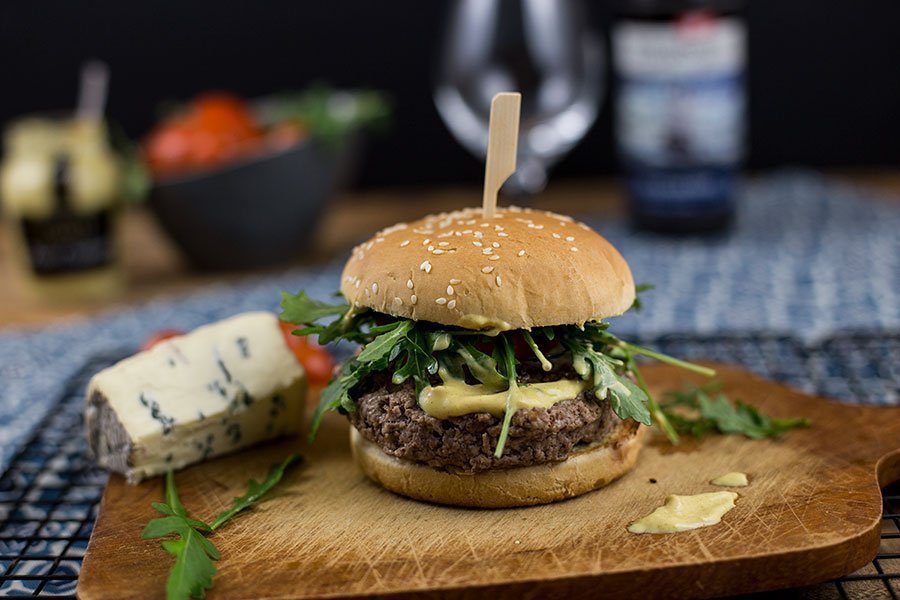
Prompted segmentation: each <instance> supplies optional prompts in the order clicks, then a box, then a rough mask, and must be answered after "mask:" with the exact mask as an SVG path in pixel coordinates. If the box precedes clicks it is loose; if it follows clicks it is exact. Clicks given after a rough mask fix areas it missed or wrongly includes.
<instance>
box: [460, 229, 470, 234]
mask: <svg viewBox="0 0 900 600" xmlns="http://www.w3.org/2000/svg"><path fill="white" fill-rule="evenodd" d="M462 232H463V234H465V235H469V234H470V233H472V230H471V229H463V230H462Z"/></svg>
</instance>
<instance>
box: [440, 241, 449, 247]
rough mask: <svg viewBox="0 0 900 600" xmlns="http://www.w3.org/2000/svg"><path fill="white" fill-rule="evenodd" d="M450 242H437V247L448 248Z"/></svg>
mask: <svg viewBox="0 0 900 600" xmlns="http://www.w3.org/2000/svg"><path fill="white" fill-rule="evenodd" d="M449 245H450V242H439V243H438V246H449Z"/></svg>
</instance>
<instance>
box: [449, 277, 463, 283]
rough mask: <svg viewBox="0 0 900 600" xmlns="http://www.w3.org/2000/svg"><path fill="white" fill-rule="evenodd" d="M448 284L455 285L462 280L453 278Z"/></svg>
mask: <svg viewBox="0 0 900 600" xmlns="http://www.w3.org/2000/svg"><path fill="white" fill-rule="evenodd" d="M450 283H451V284H452V285H456V284H458V283H462V279H456V278H453V279H451V280H450Z"/></svg>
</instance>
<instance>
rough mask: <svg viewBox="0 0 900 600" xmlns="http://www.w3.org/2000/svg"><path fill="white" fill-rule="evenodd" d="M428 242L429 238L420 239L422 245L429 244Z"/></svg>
mask: <svg viewBox="0 0 900 600" xmlns="http://www.w3.org/2000/svg"><path fill="white" fill-rule="evenodd" d="M430 243H431V238H425V239H424V240H422V245H423V246H427V245H428V244H430Z"/></svg>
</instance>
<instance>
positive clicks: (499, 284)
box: [494, 275, 503, 287]
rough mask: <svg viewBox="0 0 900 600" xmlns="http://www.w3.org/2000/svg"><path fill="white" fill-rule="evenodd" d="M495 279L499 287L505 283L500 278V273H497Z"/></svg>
mask: <svg viewBox="0 0 900 600" xmlns="http://www.w3.org/2000/svg"><path fill="white" fill-rule="evenodd" d="M494 281H496V282H497V287H500V286H501V285H502V284H503V281H502V280H501V279H500V276H499V275H497V276H496V277H495V278H494Z"/></svg>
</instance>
